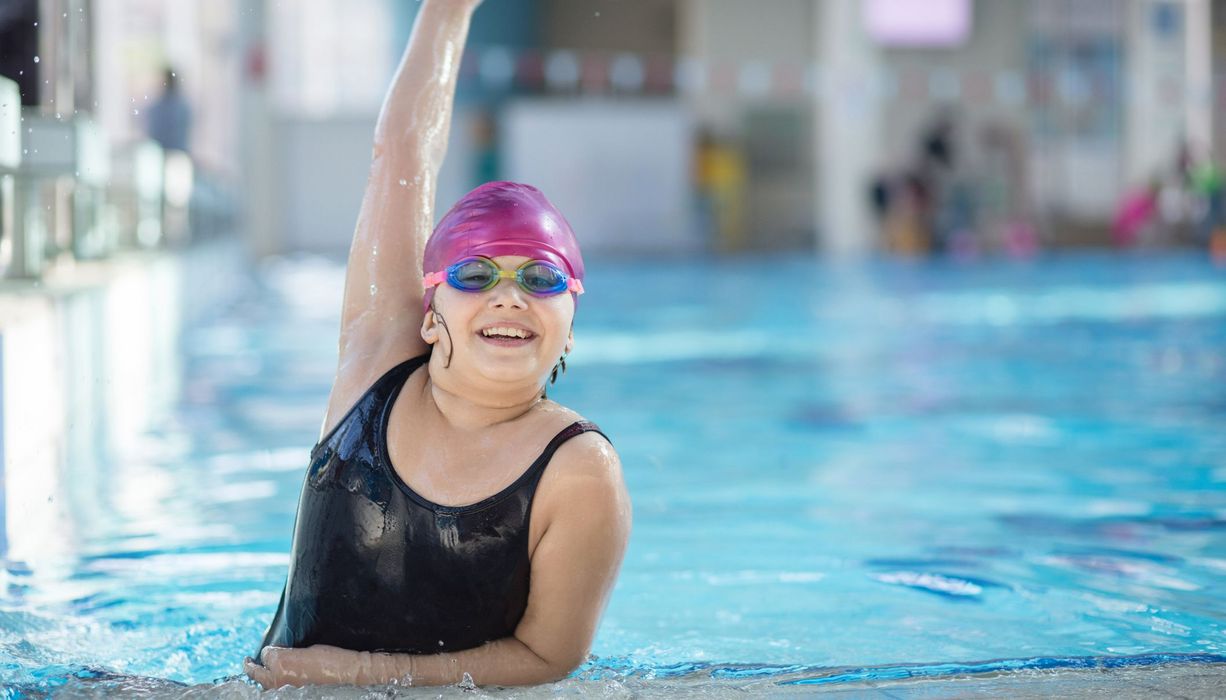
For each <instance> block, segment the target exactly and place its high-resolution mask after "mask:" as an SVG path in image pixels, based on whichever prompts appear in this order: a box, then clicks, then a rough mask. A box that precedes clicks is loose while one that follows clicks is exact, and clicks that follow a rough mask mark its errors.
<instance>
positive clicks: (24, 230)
mask: <svg viewBox="0 0 1226 700" xmlns="http://www.w3.org/2000/svg"><path fill="white" fill-rule="evenodd" d="M417 7H418V4H417V3H415V2H391V1H389V0H357V1H355V2H352V3H346V4H341V3H337V2H330V1H327V0H302V1H300V2H254V1H253V2H244V1H241V0H222V1H220V2H208V3H205V2H169V1H165V2H159V1H157V0H111V1H108V2H105V3H100V2H87V1H86V0H54V1H52V0H6V1H5V2H4V4H3V10H0V12H3V14H2V15H0V75H3V76H4V77H6V78H8V79H10V80H12V81H13V82H14V83H16V89H17V90H18V91H19V94H20V100H21V104H22V105H23V110H24V111H23V112H22V114H21V115H20V119H24V120H25V121H20V123H21V124H22V125H23V126H22V128H21V129H19V130H17V131H20V136H18V135H17V134H15V133H14V130H15V128H14V127H12V126H6V128H5V132H6V133H5V137H6V142H5V143H6V146H5V148H6V151H12V154H8V153H6V163H9V165H6V167H7V168H10V169H15V168H20V169H21V170H22V171H23V172H33V171H40V172H41V171H45V170H48V169H50V170H55V168H57V167H58V168H60V171H62V172H61V173H60V174H59V175H56V176H53V175H50V174H48V175H46V176H44V177H42V178H41V182H40V184H34V183H33V182H32V181H30V180H31V178H30V176H24V177H22V178H21V179H22V181H23V182H26V184H25V185H24V186H23V187H22V189H23V190H25V191H27V192H26V194H22V195H15V194H9V195H7V196H6V198H5V202H6V207H5V211H6V212H12V213H11V214H9V215H8V216H7V217H6V221H7V220H10V219H11V220H13V221H12V223H9V224H6V226H7V227H6V229H5V234H4V241H5V247H4V252H3V258H0V268H2V269H4V270H5V272H6V276H8V277H15V276H34V275H37V274H38V272H39V271H40V270H41V269H42V268H43V267H45V266H53V265H54V264H55V261H56V259H57V257H58V255H59V253H61V252H63V251H66V250H70V249H71V250H72V251H73V252H74V253H75V254H76V255H77V256H78V257H97V256H100V255H105V254H106V253H107V252H109V251H110V250H112V249H113V248H114V247H115V246H119V247H125V246H131V245H145V246H148V245H154V244H156V243H157V242H159V241H161V240H162V238H166V239H168V240H169V241H174V240H176V238H184V239H186V238H188V237H189V232H188V231H189V229H190V230H191V234H190V236H194V237H196V238H200V237H207V236H213V235H237V236H241V237H242V238H243V239H244V241H245V242H246V247H247V249H248V250H249V251H250V252H251V253H253V254H255V255H268V254H276V253H284V252H287V251H299V250H310V251H318V252H325V253H329V254H334V253H336V252H338V251H342V252H343V251H344V250H345V249H346V247H347V244H348V240H349V236H350V234H351V231H352V227H353V222H354V219H355V212H356V210H357V205H358V200H359V197H360V193H361V190H362V186H363V184H364V178H365V172H366V168H367V165H368V160H369V158H368V157H369V148H368V147H369V142H370V138H371V137H370V135H371V131H372V128H373V127H372V125H373V123H374V119H375V116H376V114H377V111H378V108H379V104H380V101H381V98H382V95H383V93H384V90H385V89H386V87H387V85H388V82H389V79H390V77H391V74H392V71H393V69H394V66H395V64H396V62H397V60H398V58H399V55H400V53H401V50H402V48H403V46H404V44H405V42H406V40H407V37H408V34H409V31H410V29H411V26H412V22H413V18H414V15H415V12H416V9H417ZM1215 10H1216V11H1215ZM1224 14H1226V8H1224V7H1223V6H1222V4H1221V3H1217V2H1210V0H1188V1H1181V0H1163V1H1159V0H1079V1H1070V0H1025V1H1022V2H1011V1H1009V0H934V1H933V2H926V3H915V2H909V1H908V0H864V1H863V2H812V1H810V0H769V1H768V2H764V3H746V2H738V1H737V0H693V1H686V0H642V1H640V2H628V1H619V0H568V1H562V0H498V1H497V2H489V3H487V4H486V6H484V7H483V8H482V9H481V12H480V13H478V14H477V16H476V19H475V21H474V23H473V27H472V33H471V38H470V41H469V46H468V51H467V52H466V54H465V57H464V61H463V68H462V76H461V80H460V87H459V96H458V106H457V110H456V114H455V120H454V125H453V133H452V136H451V150H450V157H449V159H448V161H447V165H446V168H445V171H444V173H443V176H442V185H441V187H440V190H439V202H438V207H439V208H440V209H442V210H445V209H446V208H447V206H449V203H450V202H452V201H454V200H455V199H456V198H457V197H458V196H459V195H460V194H462V193H463V192H464V191H467V189H469V188H470V187H472V186H474V185H475V184H478V183H480V182H483V181H486V180H490V179H496V178H504V179H516V180H525V181H530V182H536V183H538V184H539V185H540V186H541V187H542V188H543V189H544V190H545V191H546V192H547V193H549V194H550V196H551V197H553V198H555V199H556V200H557V201H558V202H559V205H560V206H562V207H563V209H564V210H565V211H567V212H568V213H569V215H570V216H571V217H572V218H573V219H574V221H573V222H572V223H574V224H575V225H576V226H577V227H578V228H579V229H580V230H582V231H583V233H584V240H585V245H587V246H588V248H589V249H591V250H593V251H600V252H605V251H608V252H619V253H626V252H665V253H677V252H686V253H689V252H695V251H711V252H718V253H736V252H743V251H762V250H797V251H799V250H819V251H821V252H822V253H826V254H834V255H847V254H865V253H871V252H877V251H890V252H896V253H901V254H906V255H926V254H931V253H942V252H945V253H953V254H955V255H973V254H976V253H979V252H1006V253H1009V254H1015V255H1025V254H1028V253H1030V252H1033V251H1034V250H1037V249H1039V248H1046V247H1057V248H1060V247H1069V246H1104V247H1106V246H1138V245H1143V246H1154V245H1157V246H1163V245H1198V246H1208V245H1209V241H1210V239H1211V237H1212V231H1213V229H1214V227H1215V226H1219V225H1220V223H1221V222H1220V219H1221V216H1222V213H1221V211H1222V205H1221V195H1220V191H1221V176H1220V174H1219V165H1218V163H1219V161H1220V160H1221V158H1222V156H1223V149H1224V148H1226V146H1223V145H1222V144H1223V129H1226V126H1224V125H1223V121H1224V120H1226V118H1223V117H1222V116H1221V115H1222V114H1223V112H1224V111H1226V110H1223V109H1221V107H1222V104H1223V103H1222V100H1224V99H1226V90H1223V89H1221V88H1222V85H1223V82H1222V81H1223V80H1224V79H1226V78H1223V76H1222V75H1221V74H1220V67H1221V65H1222V62H1223V56H1224V55H1226V38H1224V37H1226V33H1224V30H1223V29H1222V27H1224V26H1226V19H1223V15H1224ZM1215 67H1217V68H1218V71H1219V72H1215ZM9 89H10V90H11V89H12V88H9ZM10 99H11V98H10ZM5 118H6V119H8V120H10V121H11V120H13V119H18V115H17V112H16V110H15V109H13V106H12V105H10V106H9V107H7V108H6V112H5ZM70 133H71V134H72V137H73V139H74V143H75V145H76V146H77V148H76V149H75V150H76V152H75V153H68V152H67V151H66V152H64V153H59V152H55V153H52V148H51V146H50V145H46V146H44V145H43V144H42V143H41V142H42V141H44V140H46V141H51V142H56V141H62V138H61V134H70ZM154 144H157V145H159V146H160V147H161V148H160V149H154V148H153V145H154ZM182 154H187V156H188V157H187V158H182V157H181V155H182ZM19 156H20V157H19ZM69 156H73V157H72V158H70V157H69ZM70 160H71V161H72V162H69V161H70ZM95 161H96V162H95ZM155 161H156V162H161V163H164V164H165V165H164V169H163V170H162V173H163V175H162V176H160V177H159V176H158V173H157V172H156V171H158V168H157V167H156V163H155ZM68 176H72V177H73V179H74V180H75V182H69V181H68V179H67V178H68ZM8 177H10V178H11V176H8ZM52 179H54V180H57V181H59V184H58V185H57V186H56V187H57V189H56V192H57V194H52V193H51V192H50V190H51V189H52V186H51V185H52V183H51V182H49V181H50V180H52ZM27 181H30V182H27ZM42 189H45V190H46V191H45V192H41V193H36V192H33V191H32V190H42ZM70 190H72V192H71V193H70ZM86 190H88V191H89V192H90V193H91V194H85V193H84V192H83V191H86ZM240 193H241V194H240ZM40 195H41V196H43V197H44V198H47V199H48V201H50V200H51V199H54V198H56V197H58V202H59V204H58V206H57V207H52V210H53V211H52V215H50V216H43V217H41V218H42V219H45V220H40V221H37V222H29V223H28V225H27V224H26V222H24V221H23V218H24V217H23V214H25V213H27V212H28V211H30V210H31V209H38V207H37V206H34V205H33V204H31V202H32V200H30V199H29V198H30V197H34V198H38V197H39V196H40ZM91 197H92V198H93V200H96V201H93V203H92V204H88V205H87V204H83V203H82V200H84V199H87V198H91ZM155 199H156V200H160V201H162V202H163V203H164V204H165V205H166V207H164V209H165V208H169V211H164V212H163V217H162V218H163V220H162V221H160V222H157V221H155V220H153V219H151V218H142V216H141V214H140V211H138V210H141V207H140V206H139V205H138V203H137V202H138V200H139V201H140V202H145V203H146V204H148V205H149V206H153V202H154V200H155ZM70 200H71V202H73V203H74V204H72V206H75V207H76V208H78V209H80V210H81V211H79V212H77V214H78V216H77V219H80V218H82V217H92V218H91V221H92V220H94V219H97V220H107V219H108V217H109V220H111V221H113V222H115V223H117V224H118V229H117V230H115V231H113V232H111V233H106V232H102V231H99V230H96V228H97V227H94V226H93V225H92V223H91V222H90V221H86V222H81V221H77V222H76V223H71V224H70V223H68V221H67V218H68V213H67V212H66V211H62V209H63V208H64V207H68V206H70V205H69V201H70ZM631 203H633V205H631ZM146 209H148V207H146ZM150 211H151V210H150ZM172 215H173V216H172ZM193 217H194V218H193ZM167 219H169V220H167ZM189 219H190V221H189ZM750 222H752V224H751V223H750ZM159 223H160V226H161V229H160V230H159V231H155V229H154V227H155V226H156V225H158V224H159ZM134 224H135V225H134ZM14 226H17V227H18V229H16V230H10V228H12V227H14ZM104 228H105V227H104ZM30 229H38V230H34V231H31V230H30ZM70 229H72V233H69V230H70ZM138 229H139V230H143V231H144V233H137V230H138ZM39 236H41V239H39ZM111 238H117V239H119V240H116V241H111V240H110V239H111ZM36 239H38V240H41V241H42V242H41V243H39V242H37V240H36ZM36 249H37V250H39V251H41V254H36V253H35V251H36ZM25 256H29V257H30V259H29V260H25V259H24V257H25ZM35 258H38V259H37V260H35Z"/></svg>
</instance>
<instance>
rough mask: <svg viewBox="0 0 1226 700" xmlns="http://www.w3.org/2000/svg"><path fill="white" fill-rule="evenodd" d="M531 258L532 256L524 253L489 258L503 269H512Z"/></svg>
mask: <svg viewBox="0 0 1226 700" xmlns="http://www.w3.org/2000/svg"><path fill="white" fill-rule="evenodd" d="M531 259H532V258H529V257H527V256H524V255H498V256H495V257H492V258H490V260H493V261H494V262H495V263H497V264H498V267H501V268H503V269H504V270H514V269H515V268H517V267H519V266H520V265H523V264H524V263H526V262H528V261H529V260H531Z"/></svg>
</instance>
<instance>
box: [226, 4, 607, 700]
mask: <svg viewBox="0 0 1226 700" xmlns="http://www.w3.org/2000/svg"><path fill="white" fill-rule="evenodd" d="M479 4H480V0H426V1H425V2H423V3H422V4H421V8H420V10H419V11H418V15H417V20H416V24H415V25H414V28H413V33H412V36H411V38H410V40H409V45H408V48H407V50H406V51H405V54H404V58H403V59H402V61H401V64H400V67H399V69H398V70H397V71H396V75H395V77H394V78H393V81H392V86H391V90H390V91H389V93H388V95H387V98H386V100H385V102H384V104H383V108H382V110H381V112H380V115H379V120H378V123H377V125H376V127H375V138H374V141H375V142H374V149H373V161H372V163H371V169H370V176H369V178H368V180H367V185H366V193H365V196H364V197H363V200H362V207H361V210H360V213H359V215H358V222H357V228H356V231H355V232H354V237H353V243H352V247H351V248H350V253H349V264H348V268H347V271H346V281H345V295H344V301H343V303H342V313H341V329H340V340H339V361H338V366H337V374H336V379H335V381H334V383H333V385H332V393H331V396H330V397H329V399H328V406H327V410H326V412H325V414H324V421H323V427H322V429H321V433H322V437H321V439H320V441H319V442H318V443H317V444H316V446H315V448H314V449H313V450H312V451H311V460H310V464H309V465H308V467H307V472H306V478H305V483H304V484H303V488H302V493H301V497H300V499H299V503H298V514H297V518H296V522H295V526H294V537H293V545H292V551H291V553H290V566H289V572H288V574H287V578H286V585H285V588H284V591H283V593H282V596H281V602H280V604H279V606H278V608H277V612H276V614H275V616H274V617H273V620H272V623H271V625H270V626H269V629H268V632H267V634H266V635H265V636H264V640H263V642H262V643H261V645H260V648H259V650H258V651H257V653H256V657H257V658H253V659H247V660H245V663H244V670H245V671H246V673H247V674H248V675H249V676H251V678H252V679H254V680H255V681H256V682H258V683H259V684H261V685H262V686H264V687H265V688H274V687H278V686H281V685H287V684H292V685H307V684H317V683H326V684H350V685H376V684H388V683H404V684H411V685H418V686H420V685H444V684H457V683H464V682H466V681H467V683H469V684H471V683H476V684H481V685H487V684H488V685H500V686H508V685H531V684H538V683H545V682H549V681H554V680H557V679H560V678H562V677H564V676H566V675H567V674H569V673H570V672H571V671H573V670H574V669H576V668H577V667H578V666H579V665H580V664H581V663H583V662H584V661H585V660H586V659H587V654H588V650H589V648H590V647H591V644H592V639H593V637H594V636H595V634H596V629H597V626H598V624H599V621H600V616H601V613H602V612H603V609H604V605H605V602H606V601H607V600H608V596H609V593H610V591H611V590H612V588H613V583H614V581H615V579H616V577H617V571H618V568H619V567H620V564H621V559H622V555H623V553H624V552H625V548H626V543H627V539H628V537H629V531H630V501H629V496H628V495H627V493H626V488H625V485H624V483H623V480H622V475H621V464H620V462H619V460H618V456H617V453H616V452H615V451H614V450H613V448H612V446H611V445H610V443H609V442H608V441H607V438H605V437H604V435H603V433H601V432H600V431H599V429H598V428H596V426H595V425H593V424H591V423H589V422H587V421H585V420H583V419H582V418H581V417H580V416H579V415H578V414H576V413H575V412H574V411H572V410H570V409H568V408H565V407H564V406H561V405H559V404H557V403H555V402H553V401H550V400H549V399H548V398H546V396H545V389H546V387H547V386H548V385H549V384H550V383H552V382H553V381H554V380H556V379H557V377H558V375H559V374H560V373H561V372H562V371H564V370H565V368H566V361H565V358H566V355H567V354H568V353H569V352H570V350H571V349H572V347H573V346H574V342H575V336H574V330H573V321H574V316H575V311H576V308H577V304H578V297H579V295H580V294H582V293H583V292H584V288H583V278H584V266H583V258H582V256H581V254H580V252H579V247H578V243H577V241H576V239H575V236H574V233H573V231H572V230H571V228H570V225H569V224H568V223H567V222H566V220H565V218H563V217H562V215H561V213H560V212H559V211H558V210H557V209H556V208H555V207H554V206H553V205H552V204H551V203H550V202H549V201H548V200H547V199H546V198H545V196H544V194H542V193H541V192H540V190H538V189H536V188H534V187H531V186H528V185H523V184H519V183H510V182H490V183H486V184H484V185H481V186H480V187H478V188H476V189H475V190H473V191H472V192H469V193H468V194H467V195H465V196H464V197H462V198H461V199H460V201H459V202H458V203H456V204H455V206H453V207H452V208H451V210H450V211H448V213H447V214H446V215H445V216H443V218H442V219H441V220H440V221H439V223H438V225H437V226H434V225H433V222H434V193H435V191H436V186H437V181H438V174H439V169H440V167H441V165H442V162H443V156H444V155H445V153H446V150H447V137H448V133H449V126H450V121H451V111H452V104H453V101H454V95H455V83H456V77H457V75H458V73H459V64H460V57H461V56H462V55H463V53H464V43H465V39H466V37H467V34H468V26H469V22H470V20H471V16H472V13H473V12H474V11H475V10H476V8H477V6H478V5H479ZM432 228H433V233H432V232H431V229H432ZM611 293H616V291H615V290H612V291H611Z"/></svg>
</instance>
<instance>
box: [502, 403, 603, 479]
mask: <svg viewBox="0 0 1226 700" xmlns="http://www.w3.org/2000/svg"><path fill="white" fill-rule="evenodd" d="M584 433H598V434H599V435H600V437H602V438H604V439H605V440H608V441H609V444H610V445H611V444H613V441H612V440H609V436H608V435H605V434H604V432H602V431H601V430H600V428H599V427H598V426H597V425H596V424H595V423H592V422H591V421H586V420H577V421H575V422H574V423H571V424H570V425H568V426H566V427H565V428H562V429H561V430H559V431H558V434H557V435H554V436H553V439H552V440H550V441H549V444H548V445H546V446H545V449H544V450H542V451H541V456H540V457H537V458H536V461H535V462H533V463H532V466H530V467H528V471H527V472H525V473H524V475H523V476H522V477H520V479H518V480H517V481H522V480H524V479H530V480H532V481H533V482H535V481H536V480H538V479H540V476H541V474H543V473H544V472H545V467H547V466H549V462H550V461H551V460H552V459H553V453H554V452H557V450H558V448H559V447H561V446H562V444H563V443H565V442H566V441H567V440H570V439H571V438H573V437H577V436H579V435H582V434H584ZM532 488H533V490H535V489H536V484H535V483H534V484H533V485H532Z"/></svg>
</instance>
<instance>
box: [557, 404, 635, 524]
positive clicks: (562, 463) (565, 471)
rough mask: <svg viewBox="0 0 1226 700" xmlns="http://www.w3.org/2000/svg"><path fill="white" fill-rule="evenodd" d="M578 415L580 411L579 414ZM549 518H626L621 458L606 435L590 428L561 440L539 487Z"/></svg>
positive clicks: (627, 501) (628, 502) (627, 504)
mask: <svg viewBox="0 0 1226 700" xmlns="http://www.w3.org/2000/svg"><path fill="white" fill-rule="evenodd" d="M576 416H577V414H576ZM537 498H539V499H541V500H542V501H543V505H545V506H546V508H545V510H546V512H547V513H548V515H547V517H549V518H550V520H554V519H558V518H562V519H569V518H571V517H575V516H586V517H588V519H590V518H591V517H599V518H600V519H611V520H614V521H624V523H625V525H626V526H627V527H628V526H629V519H630V498H629V494H628V493H627V491H626V485H625V479H624V478H623V476H622V464H621V458H620V457H619V456H618V454H617V450H616V449H614V448H613V445H612V444H611V443H610V442H609V441H608V439H606V438H605V437H604V436H603V435H601V434H600V433H598V432H595V431H588V432H584V433H581V434H579V435H576V436H574V437H572V438H570V439H569V440H567V441H566V442H564V443H562V444H561V445H560V446H559V447H558V449H557V451H555V452H554V454H553V458H552V459H551V460H550V462H549V468H548V469H546V470H545V474H544V476H543V477H542V478H541V483H540V486H539V487H538V491H537Z"/></svg>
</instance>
